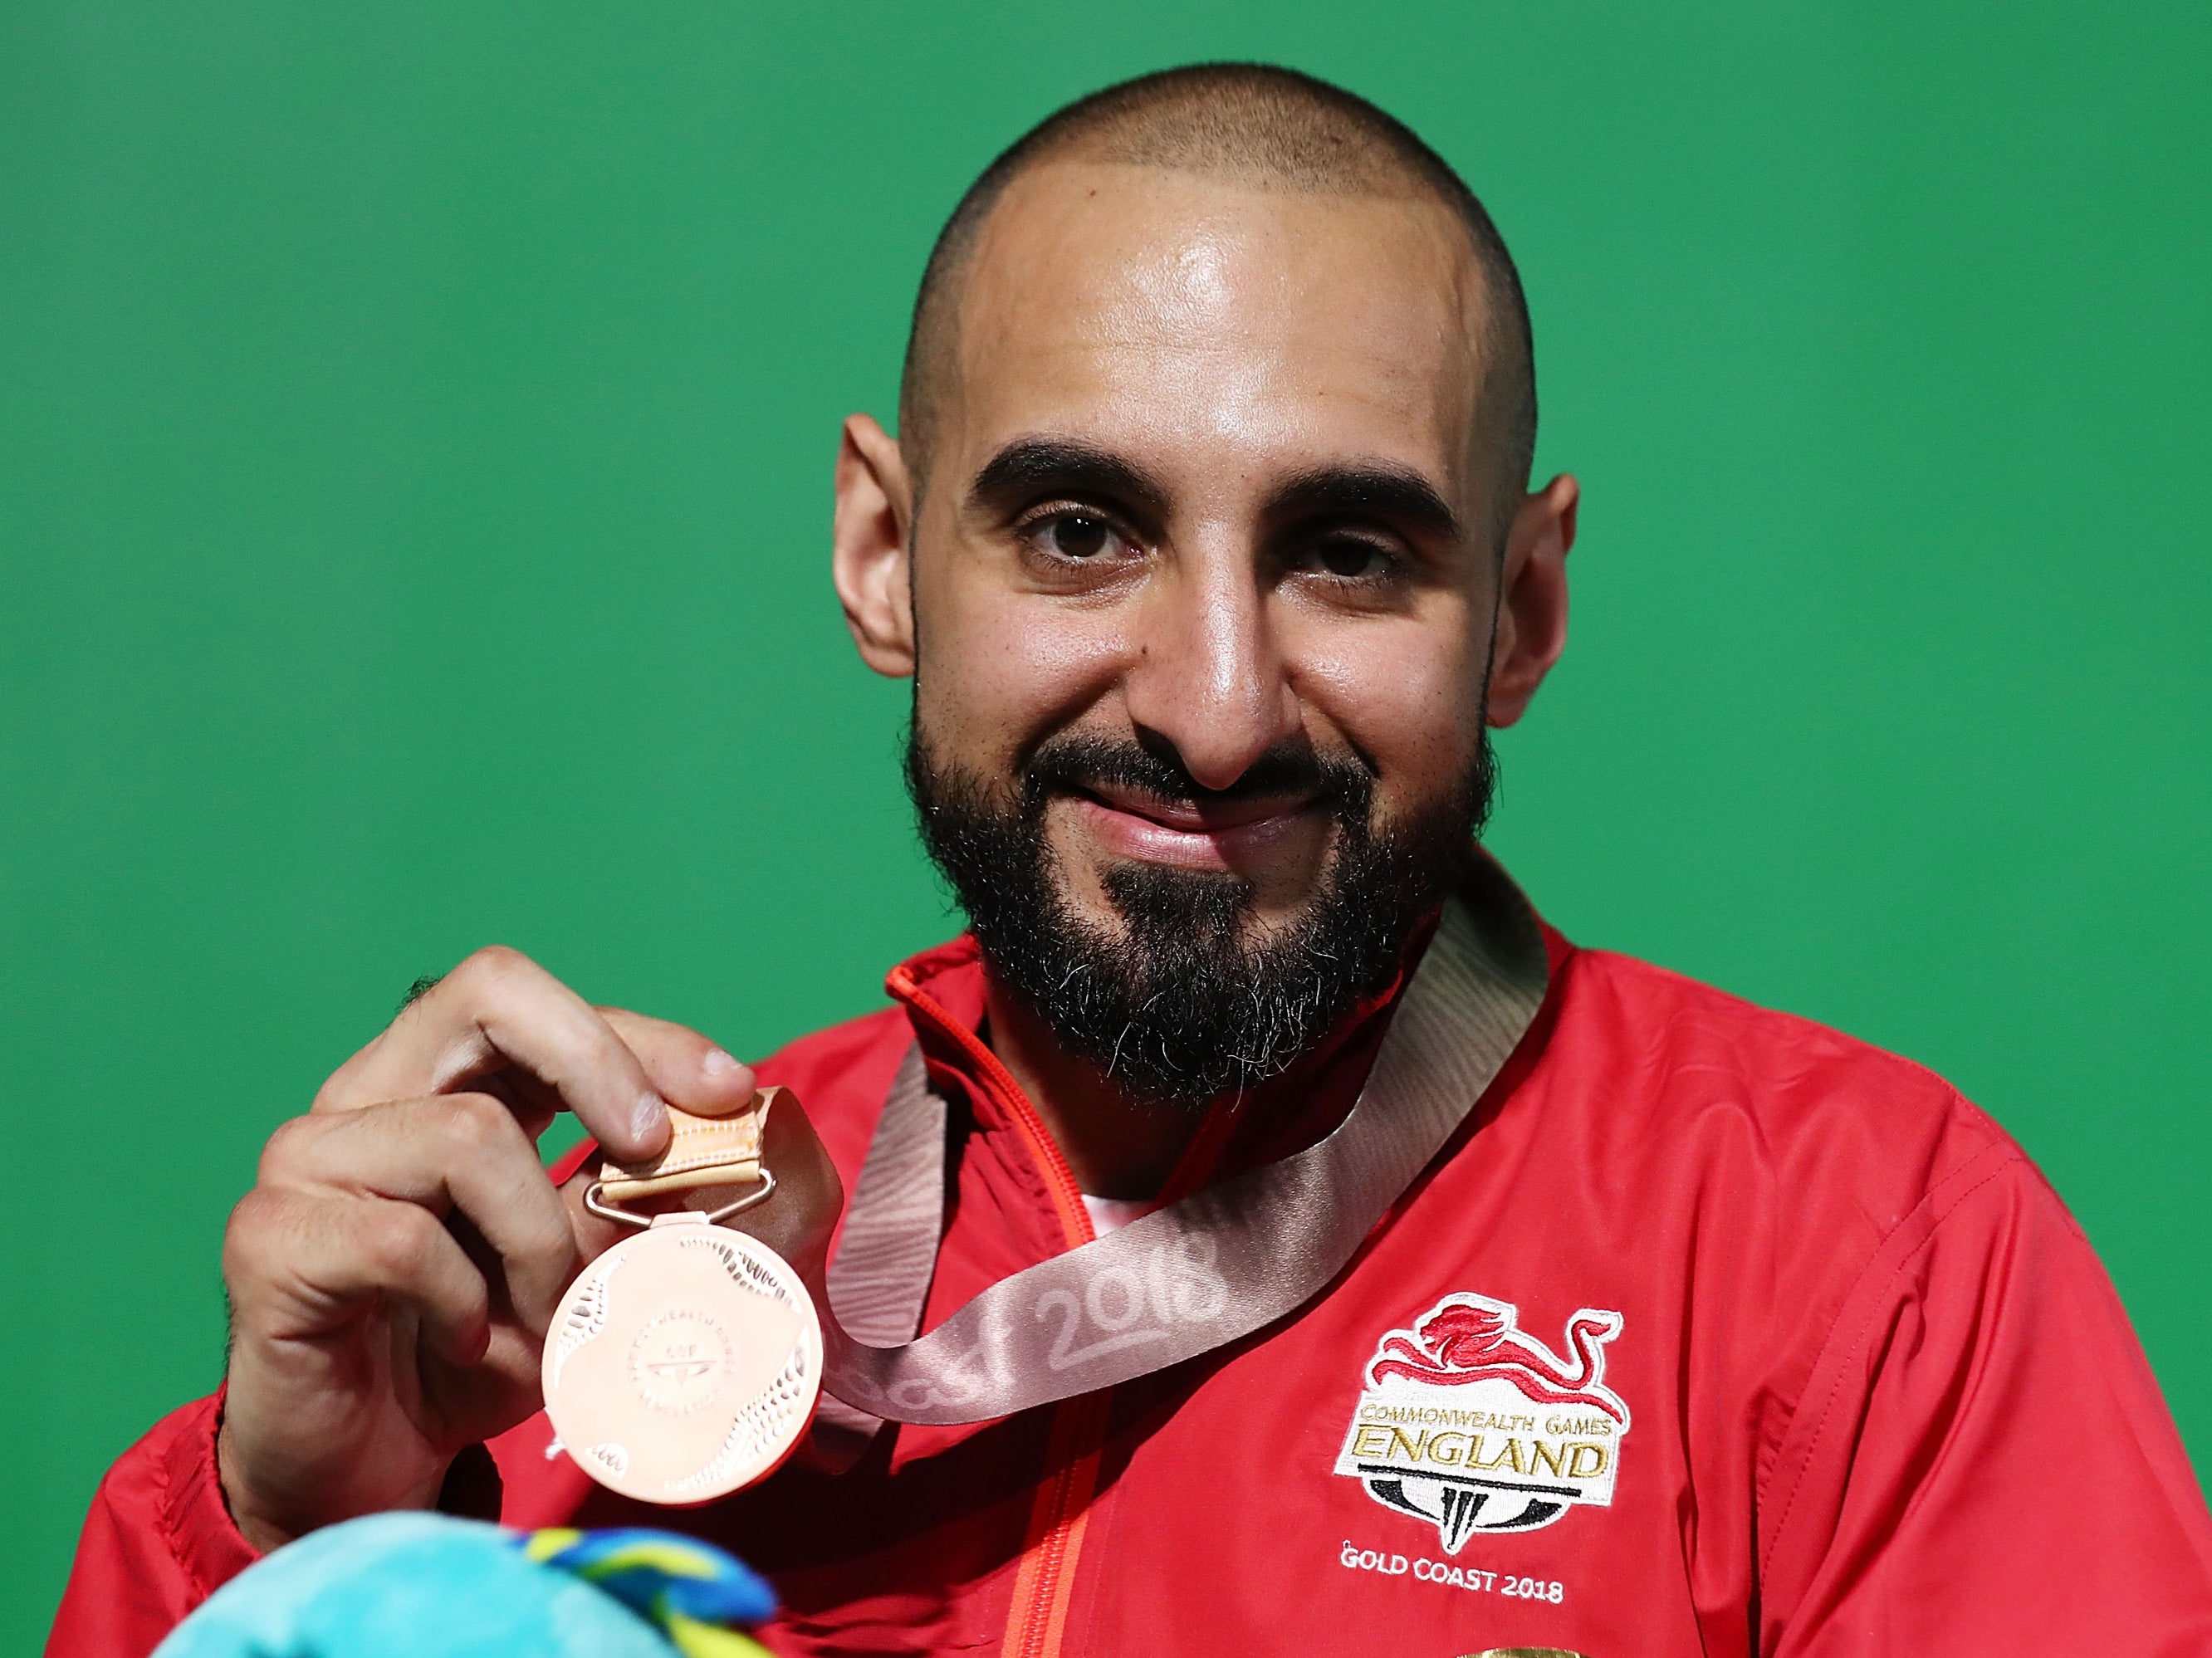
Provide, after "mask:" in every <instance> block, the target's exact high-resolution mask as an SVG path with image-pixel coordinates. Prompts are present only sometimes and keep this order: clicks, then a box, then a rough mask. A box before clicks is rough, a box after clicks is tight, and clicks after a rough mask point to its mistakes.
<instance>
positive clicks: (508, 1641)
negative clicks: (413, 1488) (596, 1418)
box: [155, 1513, 774, 1658]
mask: <svg viewBox="0 0 2212 1658" xmlns="http://www.w3.org/2000/svg"><path fill="white" fill-rule="evenodd" d="M678 1550H680V1551H682V1552H683V1553H682V1554H681V1555H680V1556H679V1557H678V1558H677V1564H678V1566H679V1570H677V1571H675V1572H673V1573H662V1574H659V1576H658V1577H656V1576H655V1574H654V1573H653V1570H652V1569H651V1568H650V1566H649V1565H641V1564H636V1561H637V1560H638V1558H640V1557H644V1556H650V1555H653V1553H655V1552H673V1551H678ZM533 1554H535V1555H538V1556H542V1557H544V1558H532V1557H533ZM610 1561H613V1562H615V1563H616V1564H617V1566H618V1568H619V1569H618V1570H615V1571H613V1572H611V1573H610V1572H609V1571H608V1570H606V1567H607V1564H608V1563H609V1562H610ZM595 1577H599V1578H605V1579H606V1580H607V1581H606V1583H605V1586H604V1587H602V1585H601V1584H600V1583H599V1582H595V1581H593V1579H594V1578H595ZM671 1597H672V1600H671ZM773 1605H774V1602H773V1599H772V1597H771V1596H770V1595H769V1592H768V1589H767V1588H766V1586H765V1585H764V1584H763V1583H762V1582H760V1580H759V1579H758V1578H757V1577H756V1576H754V1575H753V1574H752V1573H750V1571H747V1570H745V1568H744V1567H743V1566H741V1565H739V1564H738V1563H737V1562H736V1561H734V1560H732V1559H731V1558H729V1557H728V1556H727V1555H725V1554H722V1553H721V1552H720V1551H718V1550H713V1549H709V1548H708V1547H707V1546H705V1545H702V1544H700V1543H698V1542H696V1540H692V1539H689V1538H675V1537H667V1536H664V1535H662V1534H660V1533H640V1532H622V1533H589V1532H587V1533H560V1534H556V1533H537V1534H536V1535H535V1536H534V1537H532V1536H525V1535H521V1534H519V1533H513V1532H510V1531H505V1530H502V1529H501V1527H497V1526H489V1525H484V1524H483V1523H481V1522H479V1521H470V1520H456V1519H453V1518H451V1517H449V1516H447V1515H435V1514H412V1513H410V1514H385V1515H371V1516H369V1517H368V1518H367V1519H362V1520H356V1521H349V1523H347V1524H345V1525H342V1526H332V1527H328V1528H326V1529H325V1530H323V1531H319V1532H316V1533H313V1535H311V1536H308V1537H306V1538H302V1539H301V1540H300V1541H299V1542H297V1543H295V1544H293V1545H292V1546H289V1548H285V1549H281V1550H279V1551H278V1552H276V1553H275V1554H273V1555H271V1556H270V1557H269V1558H267V1559H266V1560H264V1561H262V1562H260V1563H259V1564H257V1565H255V1566H253V1567H252V1568H251V1569H250V1570H246V1571H245V1572H243V1573H241V1574H240V1576H238V1577H237V1578H235V1579H234V1580H233V1581H232V1582H229V1583H228V1584H226V1585H225V1586H224V1587H223V1588H222V1589H221V1590H219V1591H218V1592H217V1593H216V1594H214V1595H213V1596H211V1597H210V1599H209V1600H208V1602H207V1604H206V1605H205V1606H202V1607H201V1608H200V1609H199V1610H198V1611H197V1612H194V1613H193V1614H192V1615H191V1617H190V1618H188V1619H185V1621H184V1623H182V1624H181V1625H179V1626H178V1627H177V1629H176V1630H175V1631H173V1633H172V1634H171V1635H170V1637H169V1638H168V1639H167V1640H166V1641H164V1642H163V1643H161V1647H160V1648H159V1649H158V1650H157V1652H156V1654H155V1658H370V1655H375V1658H393V1655H402V1658H488V1655H493V1654H498V1655H501V1658H505V1655H530V1658H572V1655H573V1658H586V1655H588V1658H676V1655H677V1654H678V1650H679V1648H678V1644H676V1643H674V1642H672V1641H671V1638H670V1636H669V1634H668V1633H666V1632H665V1631H664V1629H663V1628H662V1627H661V1626H660V1625H659V1624H657V1623H656V1622H654V1621H652V1619H653V1617H655V1616H656V1615H659V1613H660V1612H661V1611H662V1610H663V1609H667V1610H669V1611H671V1612H676V1613H680V1614H682V1617H683V1618H684V1619H689V1618H696V1617H699V1616H701V1615H706V1616H708V1617H712V1618H714V1619H717V1620H718V1621H722V1622H746V1623H750V1622H756V1621H757V1620H758V1619H760V1618H763V1617H765V1616H766V1615H767V1613H768V1612H769V1610H771V1609H772V1607H773ZM677 1621H678V1622H680V1621H681V1620H680V1619H678V1620H677ZM718 1638H719V1639H720V1640H721V1641H734V1639H735V1637H730V1636H726V1635H720V1636H719V1637H718ZM746 1644H748V1645H749V1644H750V1643H746ZM684 1646H685V1647H686V1648H689V1649H692V1650H698V1649H697V1648H696V1647H693V1646H692V1645H691V1643H690V1642H689V1641H685V1642H684Z"/></svg>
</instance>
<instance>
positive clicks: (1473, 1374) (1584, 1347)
mask: <svg viewBox="0 0 2212 1658" xmlns="http://www.w3.org/2000/svg"><path fill="white" fill-rule="evenodd" d="M1519 1316H1520V1315H1519V1309H1516V1307H1515V1306H1514V1305H1513V1303H1510V1302H1506V1301H1492V1299H1491V1298H1490V1297H1488V1296H1477V1295H1457V1296H1452V1297H1449V1298H1448V1299H1446V1300H1444V1301H1443V1302H1441V1303H1438V1304H1437V1307H1436V1308H1435V1309H1434V1310H1433V1311H1431V1313H1430V1314H1429V1315H1428V1316H1427V1317H1426V1318H1424V1319H1423V1320H1421V1321H1420V1322H1419V1323H1418V1324H1416V1325H1415V1326H1414V1327H1413V1329H1412V1330H1411V1331H1405V1330H1394V1331H1392V1332H1391V1333H1389V1335H1387V1336H1385V1337H1383V1345H1382V1346H1381V1347H1380V1348H1378V1349H1377V1350H1376V1354H1375V1357H1374V1358H1373V1359H1372V1360H1370V1362H1369V1363H1368V1366H1367V1382H1368V1385H1369V1386H1370V1387H1375V1386H1378V1385H1380V1384H1381V1382H1383V1379H1384V1378H1385V1377H1386V1376H1403V1377H1405V1378H1406V1379H1407V1381H1409V1382H1427V1383H1428V1384H1430V1385H1431V1386H1432V1387H1446V1388H1449V1387H1456V1386H1459V1385H1461V1384H1462V1383H1465V1382H1474V1381H1477V1380H1479V1379H1480V1378H1482V1377H1486V1376H1496V1377H1499V1378H1501V1379H1503V1380H1504V1381H1507V1382H1511V1383H1512V1384H1513V1385H1514V1386H1515V1387H1516V1388H1519V1389H1520V1390H1521V1392H1522V1394H1524V1395H1525V1396H1527V1397H1528V1398H1529V1399H1532V1400H1534V1401H1536V1403H1538V1404H1540V1405H1584V1406H1589V1408H1590V1409H1592V1410H1595V1411H1603V1412H1605V1413H1606V1414H1607V1416H1609V1417H1611V1418H1613V1420H1614V1421H1616V1422H1619V1423H1620V1424H1621V1425H1622V1426H1623V1427H1626V1425H1627V1424H1628V1407H1627V1406H1626V1405H1624V1404H1622V1403H1621V1401H1620V1398H1619V1396H1618V1395H1616V1394H1614V1393H1613V1390H1612V1389H1611V1388H1607V1386H1606V1385H1605V1345H1606V1343H1607V1342H1609V1341H1611V1340H1612V1339H1613V1338H1614V1337H1615V1336H1617V1335H1619V1334H1620V1314H1619V1313H1606V1312H1600V1311H1598V1310H1596V1309H1594V1308H1589V1307H1584V1308H1583V1309H1580V1310H1579V1311H1577V1313H1576V1314H1575V1315H1574V1316H1573V1317H1572V1318H1571V1319H1569V1320H1568V1321H1567V1351H1569V1352H1570V1353H1571V1354H1573V1356H1574V1363H1572V1364H1571V1365H1570V1364H1568V1363H1566V1362H1565V1361H1564V1360H1562V1359H1561V1358H1560V1357H1559V1355H1558V1354H1556V1353H1554V1352H1553V1351H1552V1350H1551V1349H1550V1348H1549V1347H1547V1346H1546V1345H1544V1344H1543V1343H1542V1342H1541V1341H1538V1340H1536V1339H1534V1338H1533V1337H1530V1336H1525V1335H1522V1333H1521V1332H1520V1331H1519V1330H1518V1329H1517V1328H1516V1322H1517V1321H1518V1319H1519Z"/></svg>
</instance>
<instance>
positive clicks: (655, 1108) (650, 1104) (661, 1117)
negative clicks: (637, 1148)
mask: <svg viewBox="0 0 2212 1658" xmlns="http://www.w3.org/2000/svg"><path fill="white" fill-rule="evenodd" d="M630 1124H631V1127H634V1128H635V1129H636V1131H637V1138H638V1140H639V1143H640V1144H641V1145H659V1144H660V1143H661V1141H662V1140H663V1139H665V1138H666V1132H667V1127H668V1102H667V1101H665V1100H664V1099H662V1098H661V1097H660V1096H659V1095H658V1094H647V1095H646V1096H644V1097H643V1098H642V1099H641V1100H639V1101H638V1102H637V1114H636V1115H635V1116H634V1117H632V1118H631V1119H630Z"/></svg>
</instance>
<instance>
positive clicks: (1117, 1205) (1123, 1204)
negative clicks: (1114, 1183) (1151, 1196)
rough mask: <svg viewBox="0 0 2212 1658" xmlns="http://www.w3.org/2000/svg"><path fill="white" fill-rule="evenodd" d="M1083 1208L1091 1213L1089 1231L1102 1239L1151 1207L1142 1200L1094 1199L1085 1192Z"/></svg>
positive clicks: (1147, 1202) (1146, 1201)
mask: <svg viewBox="0 0 2212 1658" xmlns="http://www.w3.org/2000/svg"><path fill="white" fill-rule="evenodd" d="M1083 1206H1084V1207H1085V1209H1088V1210H1089V1211H1090V1212H1091V1230H1092V1231H1094V1232H1096V1233H1097V1235H1098V1236H1100V1237H1102V1238H1103V1237H1104V1236H1106V1235H1107V1234H1108V1233H1109V1232H1118V1231H1120V1230H1121V1229H1122V1228H1123V1227H1124V1226H1127V1224H1129V1223H1130V1222H1131V1221H1133V1220H1134V1219H1136V1218H1137V1217H1138V1216H1139V1215H1142V1214H1146V1213H1148V1212H1150V1211H1151V1209H1152V1204H1151V1203H1150V1202H1149V1201H1148V1200H1146V1199H1142V1198H1094V1197H1092V1196H1091V1193H1088V1192H1085V1193H1084V1194H1083Z"/></svg>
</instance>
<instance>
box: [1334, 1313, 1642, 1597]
mask: <svg viewBox="0 0 2212 1658" xmlns="http://www.w3.org/2000/svg"><path fill="white" fill-rule="evenodd" d="M1620 1325H1621V1319H1620V1314H1619V1313H1614V1312H1604V1311H1601V1310H1599V1309H1596V1308H1593V1307H1584V1308H1582V1309H1579V1310H1577V1312H1576V1314H1575V1315H1574V1316H1573V1317H1572V1318H1571V1319H1569V1320H1568V1321H1567V1329H1566V1349H1567V1353H1568V1357H1565V1358H1561V1357H1559V1355H1558V1354H1557V1353H1554V1352H1553V1351H1552V1350H1551V1349H1550V1348H1549V1347H1547V1346H1546V1345H1544V1344H1543V1343H1542V1342H1541V1341H1539V1340H1537V1339H1535V1338H1534V1336H1529V1335H1524V1334H1522V1332H1521V1328H1520V1309H1518V1308H1516V1306H1515V1305H1514V1304H1513V1303H1511V1302H1510V1301H1493V1300H1492V1299H1491V1298H1490V1297H1488V1296H1478V1295H1472V1294H1460V1295H1452V1296H1446V1297H1444V1298H1443V1300H1442V1301H1440V1302H1438V1303H1437V1304H1436V1305H1435V1306H1433V1307H1431V1309H1429V1310H1428V1311H1427V1312H1426V1313H1425V1314H1423V1315H1421V1316H1420V1317H1419V1318H1418V1319H1416V1320H1415V1321H1413V1328H1411V1329H1410V1330H1393V1331H1391V1332H1390V1333H1389V1334H1387V1335H1385V1336H1384V1337H1383V1339H1382V1342H1381V1344H1380V1345H1377V1346H1376V1350H1375V1357H1373V1358H1371V1359H1370V1360H1368V1361H1367V1372H1366V1377H1365V1383H1366V1385H1365V1387H1364V1389H1363V1390H1362V1391H1361V1393H1360V1395H1359V1404H1358V1407H1357V1408H1356V1409H1355V1410H1354V1411H1353V1412H1352V1425H1351V1426H1350V1428H1348V1429H1347V1430H1346V1433H1345V1436H1344V1448H1343V1449H1342V1450H1341V1451H1340V1452H1339V1453H1338V1454H1337V1458H1336V1472H1337V1473H1340V1474H1344V1475H1346V1476H1348V1477H1350V1478H1352V1479H1357V1480H1358V1481H1359V1482H1360V1483H1361V1484H1362V1485H1365V1486H1366V1488H1367V1494H1368V1495H1369V1496H1370V1497H1373V1498H1374V1499H1375V1500H1376V1502H1377V1503H1382V1504H1383V1505H1384V1506H1385V1507H1386V1508H1392V1509H1398V1510H1400V1511H1401V1512H1402V1513H1405V1514H1410V1515H1413V1516H1414V1517H1415V1518H1417V1519H1421V1520H1426V1521H1431V1522H1432V1523H1433V1524H1434V1525H1435V1527H1436V1528H1437V1536H1438V1537H1439V1538H1440V1539H1442V1540H1443V1548H1444V1552H1445V1553H1447V1554H1457V1553H1458V1552H1460V1549H1461V1548H1462V1546H1463V1545H1465V1543H1466V1542H1467V1540H1468V1538H1470V1537H1472V1536H1473V1535H1474V1533H1477V1532H1519V1531H1534V1530H1536V1529H1538V1528H1539V1527H1544V1526H1548V1525H1550V1524H1551V1523H1552V1522H1553V1521H1555V1520H1558V1519H1559V1517H1560V1516H1561V1515H1565V1513H1566V1511H1567V1510H1568V1509H1571V1508H1572V1507H1573V1506H1574V1505H1575V1504H1576V1503H1595V1504H1596V1505H1597V1506H1598V1507H1600V1508H1604V1507H1607V1506H1608V1505H1610V1504H1611V1503H1612V1502H1613V1479H1614V1476H1615V1475H1616V1474H1617V1473H1619V1472H1620V1446H1621V1441H1622V1440H1623V1439H1624V1438H1626V1436H1627V1433H1628V1406H1627V1405H1626V1403H1625V1402H1624V1401H1623V1400H1621V1397H1620V1394H1616V1393H1614V1392H1613V1389H1612V1388H1608V1387H1607V1386H1606V1385H1605V1350H1606V1346H1607V1344H1608V1343H1609V1342H1611V1341H1612V1340H1613V1338H1614V1337H1616V1336H1618V1335H1619V1334H1620Z"/></svg>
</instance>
